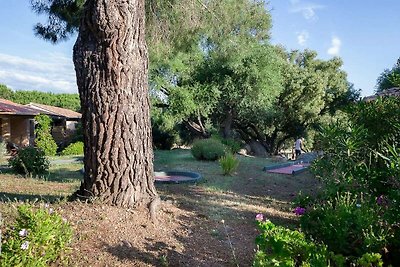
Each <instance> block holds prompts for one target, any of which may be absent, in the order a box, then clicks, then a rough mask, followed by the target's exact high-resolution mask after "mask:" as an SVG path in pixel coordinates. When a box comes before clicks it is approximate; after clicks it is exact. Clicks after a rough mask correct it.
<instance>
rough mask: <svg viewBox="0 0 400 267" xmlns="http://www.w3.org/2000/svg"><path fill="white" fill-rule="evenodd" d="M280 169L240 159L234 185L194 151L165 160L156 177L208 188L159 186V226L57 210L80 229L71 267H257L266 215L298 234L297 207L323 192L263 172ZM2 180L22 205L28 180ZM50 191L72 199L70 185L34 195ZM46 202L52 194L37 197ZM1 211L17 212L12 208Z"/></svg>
mask: <svg viewBox="0 0 400 267" xmlns="http://www.w3.org/2000/svg"><path fill="white" fill-rule="evenodd" d="M273 163H274V162H273V161H271V160H266V159H252V158H245V157H240V167H239V169H238V171H237V173H235V175H234V176H232V177H229V176H223V175H221V170H220V169H219V166H218V163H217V162H199V161H196V160H194V159H193V158H192V156H191V155H190V152H188V151H175V152H173V151H172V152H159V153H158V154H156V162H155V166H156V170H167V169H168V170H191V171H197V172H199V173H201V174H202V175H203V180H202V181H201V182H199V183H198V184H195V185H190V184H178V185H173V184H172V185H171V184H169V185H163V184H162V185H157V190H158V192H159V194H160V197H161V199H162V205H161V209H160V211H159V213H158V217H157V221H156V222H152V221H151V220H150V218H149V215H148V211H147V209H139V210H133V209H123V208H118V207H110V206H105V205H101V204H99V203H95V202H94V203H83V202H79V201H74V202H58V203H53V204H51V205H52V206H53V208H54V209H55V210H56V211H58V212H59V213H60V214H61V215H62V216H63V217H64V218H65V219H67V221H68V222H70V224H71V225H72V227H73V228H74V233H75V236H74V240H73V244H72V245H71V251H70V260H69V263H68V265H69V266H251V263H252V259H253V256H254V251H255V244H254V239H255V237H256V236H257V235H258V231H257V228H256V225H255V221H254V218H255V215H256V214H257V213H259V212H261V213H263V214H265V215H266V216H267V218H269V219H270V220H271V221H273V222H274V223H276V224H280V225H286V226H289V227H290V226H295V225H296V224H297V218H296V217H295V215H294V214H293V213H292V212H291V210H292V207H291V204H290V201H291V200H293V199H294V198H295V196H296V195H297V193H298V192H299V191H302V192H303V193H306V194H307V193H310V194H315V193H316V192H317V191H318V190H319V188H320V184H319V183H318V182H317V181H316V180H315V179H314V178H313V177H312V176H311V175H310V174H309V173H308V172H304V173H302V174H299V175H297V176H286V175H277V174H268V173H265V172H262V167H263V166H265V165H268V164H273ZM76 168H78V167H76ZM64 171H65V170H64ZM69 178H70V179H73V177H72V176H71V177H69ZM0 179H2V180H3V181H9V180H10V181H9V182H8V183H1V185H0V195H1V194H3V195H7V194H9V195H13V196H14V197H16V198H17V199H18V195H19V194H18V193H17V192H14V191H12V190H11V189H12V188H13V187H17V188H19V190H20V189H21V185H18V184H19V183H23V182H20V181H23V180H24V179H18V178H15V177H14V178H13V177H12V176H3V175H0ZM11 180H13V181H14V182H13V183H12V182H11ZM43 183H44V184H43ZM49 183H53V185H52V186H53V188H58V187H59V188H60V192H62V193H63V194H64V192H65V191H68V190H67V189H66V188H65V186H64V185H65V184H66V182H65V181H64V182H60V183H58V182H57V181H49V182H42V184H39V185H37V186H38V188H36V187H35V186H36V185H33V184H32V185H29V192H30V194H33V192H32V191H40V190H42V189H41V187H43V186H45V188H46V190H47V187H48V186H51V185H49ZM3 184H7V185H8V188H7V189H5V188H3V187H2V185H3ZM11 184H13V185H11ZM77 184H78V181H75V182H72V183H70V184H68V183H67V184H66V185H68V186H70V187H71V189H70V190H72V188H75V187H76V186H77ZM10 188H11V189H10ZM27 190H28V189H27ZM46 194H49V192H47V191H46V193H43V192H42V193H40V192H37V193H35V194H34V195H41V196H45V195H46ZM57 194H58V193H57ZM59 194H61V193H59ZM20 195H22V194H20ZM52 195H54V192H52ZM0 208H3V209H4V208H6V210H7V209H8V210H9V209H12V208H11V206H10V204H9V202H7V201H4V202H3V203H1V204H0ZM6 218H7V216H6Z"/></svg>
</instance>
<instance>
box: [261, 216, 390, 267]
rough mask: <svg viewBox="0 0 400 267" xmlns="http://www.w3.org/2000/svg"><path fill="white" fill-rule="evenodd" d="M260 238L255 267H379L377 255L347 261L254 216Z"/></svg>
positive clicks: (320, 246) (292, 231) (380, 263)
mask: <svg viewBox="0 0 400 267" xmlns="http://www.w3.org/2000/svg"><path fill="white" fill-rule="evenodd" d="M300 216H302V215H300ZM256 220H257V224H258V228H259V230H260V232H261V233H260V235H259V236H258V237H257V238H256V245H257V251H256V255H255V257H254V260H253V266H254V267H273V266H275V267H345V266H354V267H382V266H383V261H382V256H381V255H380V254H379V253H369V252H368V253H364V254H362V255H361V256H360V257H353V258H352V259H348V258H346V257H344V256H343V255H342V254H335V253H334V252H332V251H330V250H328V247H327V246H326V245H325V244H317V243H315V242H314V241H312V240H310V239H308V238H307V237H306V235H305V234H304V233H302V232H299V231H297V230H290V229H287V228H285V227H282V226H276V225H274V224H273V223H272V222H270V221H269V220H266V221H263V220H264V218H263V215H262V214H258V215H257V216H256Z"/></svg>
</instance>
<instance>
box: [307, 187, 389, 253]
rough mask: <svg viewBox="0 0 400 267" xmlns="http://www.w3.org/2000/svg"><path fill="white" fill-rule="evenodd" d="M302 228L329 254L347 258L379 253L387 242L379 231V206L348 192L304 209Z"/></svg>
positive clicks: (383, 233)
mask: <svg viewBox="0 0 400 267" xmlns="http://www.w3.org/2000/svg"><path fill="white" fill-rule="evenodd" d="M301 227H302V229H303V230H304V231H305V233H306V234H307V235H310V236H312V237H313V238H314V239H315V240H318V241H319V242H323V243H324V244H325V245H327V247H328V249H329V250H330V251H333V252H334V253H335V254H342V255H344V256H350V257H361V256H362V255H363V254H364V253H370V252H380V251H381V250H382V249H383V248H384V247H385V245H387V243H388V238H389V232H388V230H387V229H385V228H383V227H382V220H381V218H380V208H379V206H378V205H376V204H375V203H373V204H370V203H369V200H368V199H365V198H364V197H363V195H361V196H357V195H355V194H352V193H350V192H346V193H342V194H338V195H337V196H336V197H335V198H333V199H329V200H327V201H325V202H323V203H316V204H315V205H314V207H313V208H309V209H307V212H306V213H305V214H304V215H303V216H302V217H301Z"/></svg>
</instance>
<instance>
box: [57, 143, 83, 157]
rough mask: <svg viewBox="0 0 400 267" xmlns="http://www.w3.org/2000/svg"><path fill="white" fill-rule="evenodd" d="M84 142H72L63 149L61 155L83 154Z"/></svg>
mask: <svg viewBox="0 0 400 267" xmlns="http://www.w3.org/2000/svg"><path fill="white" fill-rule="evenodd" d="M83 153H84V152H83V142H76V143H72V144H70V145H69V146H67V147H66V148H64V150H63V151H61V153H60V155H62V156H70V155H83Z"/></svg>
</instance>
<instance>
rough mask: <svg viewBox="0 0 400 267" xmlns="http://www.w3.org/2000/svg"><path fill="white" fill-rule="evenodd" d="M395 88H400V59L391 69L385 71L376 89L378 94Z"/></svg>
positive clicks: (378, 80) (380, 76)
mask: <svg viewBox="0 0 400 267" xmlns="http://www.w3.org/2000/svg"><path fill="white" fill-rule="evenodd" d="M393 87H400V58H399V59H398V60H397V63H396V64H395V65H394V66H393V67H392V68H391V69H385V70H384V71H383V72H382V73H381V74H380V75H379V77H378V79H377V84H376V89H377V91H378V92H382V91H384V90H386V89H390V88H393Z"/></svg>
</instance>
